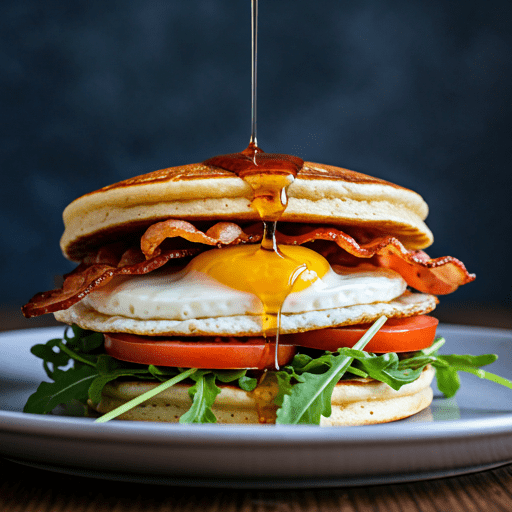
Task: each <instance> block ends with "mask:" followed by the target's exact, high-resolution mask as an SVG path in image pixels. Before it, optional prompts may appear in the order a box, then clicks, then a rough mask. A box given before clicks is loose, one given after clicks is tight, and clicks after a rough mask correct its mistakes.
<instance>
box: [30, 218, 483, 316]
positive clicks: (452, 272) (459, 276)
mask: <svg viewBox="0 0 512 512" xmlns="http://www.w3.org/2000/svg"><path fill="white" fill-rule="evenodd" d="M292 230H293V228H292ZM294 230H295V233H294V234H284V233H281V232H277V233H276V237H277V242H278V244H283V245H303V244H306V243H308V244H310V245H311V247H313V248H314V249H315V250H317V251H318V252H319V253H321V254H323V255H324V256H325V257H326V258H327V259H328V260H329V262H330V263H331V264H338V265H349V266H355V265H357V264H358V262H360V261H361V259H365V260H369V261H370V262H371V263H372V264H374V265H377V266H380V267H386V268H391V269H393V270H395V271H396V272H398V273H399V274H400V275H401V276H402V277H403V278H404V279H405V281H406V282H407V284H408V285H409V286H411V287H413V288H415V289H416V290H418V291H420V292H424V293H431V294H434V295H444V294H447V293H451V292H453V291H455V290H456V289H457V288H458V287H459V286H461V285H463V284H466V283H469V282H471V281H473V280H474V279H475V276H474V274H469V273H468V271H467V270H466V267H465V266H464V264H463V263H462V262H461V261H459V260H458V259H456V258H453V257H451V256H445V257H442V258H435V259H432V258H430V257H429V256H428V254H426V253H425V252H423V251H408V250H407V249H406V248H405V247H404V246H403V245H402V243H401V242H400V241H399V240H397V239H396V238H394V237H392V236H380V237H379V236H377V237H374V238H373V239H371V240H370V241H368V240H369V239H370V238H371V237H370V236H369V235H368V236H364V237H363V238H362V239H361V240H364V243H362V242H357V241H356V240H355V238H353V237H352V236H350V235H348V234H347V233H345V232H343V231H341V230H339V229H336V228H334V227H331V226H327V227H326V226H312V225H305V224H302V225H298V226H297V227H296V228H295V229H294ZM356 232H357V231H356ZM356 236H357V235H356ZM174 237H181V238H184V239H185V240H188V241H189V242H195V243H197V244H198V246H197V247H192V248H186V249H176V248H174V249H165V250H164V249H162V247H161V244H162V243H163V242H164V240H166V239H167V238H174ZM261 237H262V226H261V224H260V223H258V224H253V225H250V226H248V227H245V228H244V229H242V228H241V227H240V226H239V225H238V224H235V223H233V222H218V223H217V224H215V225H213V226H212V227H210V228H209V229H208V230H207V231H206V232H203V231H201V230H199V229H197V228H196V227H195V226H194V225H193V224H191V223H189V222H186V221H182V220H174V219H170V220H167V221H163V222H158V223H156V224H153V225H152V226H150V227H149V228H148V229H147V231H146V232H145V233H144V235H143V236H142V238H141V249H138V248H134V247H132V248H128V249H126V246H124V245H122V244H118V243H114V244H110V245H107V246H104V247H102V248H100V249H99V250H98V251H96V252H95V253H92V254H90V255H88V256H87V257H86V258H85V259H84V261H83V262H82V263H81V264H80V265H79V266H78V267H77V268H76V269H75V270H73V271H72V272H71V273H69V274H67V275H66V276H65V280H64V285H63V287H62V288H61V289H59V290H51V291H48V292H42V293H38V294H37V295H35V296H34V297H33V298H32V299H31V300H30V302H29V303H28V304H26V305H25V306H23V308H22V311H23V314H24V315H25V316H26V317H32V316H38V315H43V314H45V313H53V312H55V311H59V310H62V309H67V308H69V307H70V306H72V305H73V304H75V303H77V302H79V301H80V300H82V299H83V298H84V297H85V296H86V295H87V294H89V293H91V292H92V291H93V290H95V289H96V288H98V287H101V286H103V285H105V284H106V283H108V282H109V281H110V280H111V279H112V278H113V277H114V276H117V275H136V274H147V273H149V272H152V271H153V270H156V269H157V268H160V267H161V266H163V265H165V264H166V263H167V262H168V261H170V260H172V259H177V258H184V257H187V256H193V255H195V254H198V253H199V252H201V251H203V250H204V249H205V247H204V245H206V246H217V247H222V246H223V245H235V244H239V243H255V242H259V241H260V240H261ZM320 241H324V242H320ZM314 242H317V243H316V244H314ZM327 242H333V243H327ZM200 244H202V245H203V246H202V247H201V245H200Z"/></svg>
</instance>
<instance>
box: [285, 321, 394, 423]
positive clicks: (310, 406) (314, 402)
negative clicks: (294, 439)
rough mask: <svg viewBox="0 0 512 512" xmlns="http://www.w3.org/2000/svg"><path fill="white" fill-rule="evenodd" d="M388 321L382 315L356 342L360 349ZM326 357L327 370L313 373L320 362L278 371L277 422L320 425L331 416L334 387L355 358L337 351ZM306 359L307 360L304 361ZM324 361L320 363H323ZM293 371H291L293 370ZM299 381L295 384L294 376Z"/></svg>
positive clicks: (357, 347)
mask: <svg viewBox="0 0 512 512" xmlns="http://www.w3.org/2000/svg"><path fill="white" fill-rule="evenodd" d="M386 320H387V318H386V317H385V316H383V317H381V318H379V319H378V320H377V321H376V322H375V323H374V324H373V325H372V326H371V327H370V328H369V329H368V331H366V333H365V334H364V335H363V337H362V338H361V339H360V340H359V341H358V342H357V343H356V344H355V345H354V347H355V348H356V350H357V351H358V349H363V348H364V347H365V346H366V344H367V343H368V342H369V341H370V340H371V339H372V338H373V336H374V335H375V334H376V333H377V331H378V330H379V329H380V328H381V327H382V325H383V324H384V322H385V321H386ZM324 360H325V366H327V369H326V371H324V372H323V373H316V372H311V371H310V370H311V369H313V370H314V369H318V368H319V365H318V363H315V364H312V362H311V361H309V362H307V363H306V365H305V366H303V367H302V368H301V369H300V372H296V371H295V369H294V368H293V364H292V366H291V367H285V368H284V371H280V372H278V374H277V378H278V382H279V387H280V393H279V394H278V396H277V397H276V403H277V405H278V406H280V408H279V409H278V411H277V419H276V423H278V424H287V425H289V424H292V425H295V424H297V423H313V424H315V425H318V424H320V419H321V416H326V417H329V416H330V415H331V397H332V392H333V390H334V386H336V384H337V383H338V382H339V380H340V379H341V377H342V376H343V375H344V374H345V372H346V371H347V370H348V368H349V367H350V365H351V364H352V361H353V357H352V356H351V355H349V354H347V355H346V354H341V353H339V354H338V355H335V354H333V355H332V357H331V359H330V360H329V361H327V360H326V358H324ZM300 362H301V363H302V362H305V361H304V359H302V360H301V361H300ZM323 364H324V361H322V363H321V365H320V366H323ZM290 370H291V371H290ZM292 378H294V379H295V380H296V381H297V382H296V384H295V385H293V386H292V385H291V379H292Z"/></svg>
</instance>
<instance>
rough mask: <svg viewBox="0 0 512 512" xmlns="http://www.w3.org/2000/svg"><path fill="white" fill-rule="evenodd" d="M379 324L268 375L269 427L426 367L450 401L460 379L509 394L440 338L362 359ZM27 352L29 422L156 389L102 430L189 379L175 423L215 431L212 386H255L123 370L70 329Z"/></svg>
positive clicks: (92, 340) (232, 375) (483, 361)
mask: <svg viewBox="0 0 512 512" xmlns="http://www.w3.org/2000/svg"><path fill="white" fill-rule="evenodd" d="M384 321H385V318H384V317H383V318H382V319H380V320H379V321H378V322H376V324H374V326H372V328H370V330H369V331H368V332H367V333H366V334H365V336H363V338H362V339H361V340H360V341H359V342H358V343H357V344H356V345H355V346H354V348H340V349H339V350H337V351H336V352H324V353H322V354H321V355H320V356H318V357H316V358H312V357H310V356H309V355H306V354H301V353H299V354H297V355H296V356H295V357H294V358H293V360H292V362H291V363H290V364H289V365H286V366H284V367H283V368H282V369H281V370H280V371H277V372H271V373H273V374H274V375H275V377H276V378H277V382H278V385H279V391H278V394H277V396H276V398H275V403H276V404H277V405H278V407H279V409H278V411H277V420H276V422H277V423H280V424H304V423H307V424H315V425H318V424H319V423H320V419H321V417H322V416H326V417H328V416H329V415H330V414H331V396H332V392H333V390H334V386H335V385H336V383H337V382H338V381H339V380H340V379H349V378H354V376H356V377H362V378H367V377H370V378H372V379H375V380H378V381H380V382H384V383H386V384H388V385H389V386H391V387H392V388H393V389H395V390H398V389H400V388H401V387H402V386H403V385H405V384H408V383H410V382H413V381H415V380H416V379H417V378H418V377H419V376H420V374H421V372H422V371H423V369H424V368H425V366H427V365H429V364H430V365H431V366H432V367H434V369H435V371H436V379H437V387H438V388H439V390H440V391H441V392H442V393H443V394H444V395H445V396H446V397H451V396H453V395H455V393H456V392H457V390H458V389H459V387H460V379H459V372H461V371H462V372H467V373H471V374H473V375H476V376H477V377H480V378H483V379H487V380H490V381H493V382H495V383H497V384H500V385H503V386H506V387H508V388H510V389H512V381H510V380H508V379H505V378H503V377H500V376H498V375H495V374H493V373H490V372H487V371H485V370H482V369H481V367H482V366H486V365H488V364H490V363H492V362H494V361H495V360H496V358H497V356H496V355H494V354H485V355H480V356H472V355H440V354H439V353H438V351H439V349H440V348H441V347H442V346H443V344H444V343H445V340H444V339H443V338H437V339H436V340H435V341H434V343H433V344H432V345H431V346H430V347H428V348H427V349H424V350H420V351H418V352H415V353H413V354H409V355H408V357H406V358H403V359H400V358H399V357H398V355H397V354H395V353H389V354H381V355H376V354H372V353H369V352H365V351H364V350H363V349H364V346H365V345H366V343H367V342H368V341H369V339H370V338H371V336H372V335H373V334H374V333H375V332H376V331H377V330H378V329H379V328H380V325H382V323H384ZM31 352H32V353H33V354H34V355H35V356H37V357H39V358H41V359H42V360H43V368H44V370H45V372H46V374H47V376H48V377H49V378H50V379H51V380H52V382H42V383H41V384H40V385H39V387H38V388H37V391H36V392H35V393H34V394H32V395H31V396H30V397H29V399H28V401H27V403H26V405H25V407H24V409H23V410H24V412H29V413H35V414H46V413H49V412H51V411H52V410H53V409H54V408H55V407H57V406H58V405H60V404H65V403H68V402H70V401H73V400H78V401H79V402H81V403H83V404H86V403H87V400H88V399H89V400H91V401H92V402H93V403H98V402H99V401H100V400H101V393H102V390H103V388H104V387H105V385H106V384H108V383H109V382H111V381H114V380H116V379H118V378H135V379H141V380H152V381H155V380H156V381H159V382H160V384H159V385H158V386H156V387H155V388H153V389H152V390H151V391H148V392H147V393H144V394H143V395H141V396H139V397H137V398H136V399H134V400H131V401H129V402H127V403H125V404H124V405H123V406H121V407H118V408H117V409H115V410H114V411H111V412H109V413H107V414H105V415H103V416H102V417H101V418H98V419H97V420H96V421H97V422H105V421H108V420H110V419H112V418H115V417H117V416H119V415H121V414H123V412H125V411H127V410H129V409H130V408H133V407H135V406H137V405H138V404H140V403H142V402H143V401H145V400H147V399H148V398H150V397H151V396H154V395H156V394H158V393H160V392H161V391H163V389H166V388H168V387H170V386H173V385H175V384H177V383H178V382H180V381H183V380H187V379H188V381H189V382H191V383H192V385H191V386H190V388H189V396H190V398H191V407H190V409H189V410H188V411H187V412H186V413H185V414H183V415H182V416H181V418H180V422H181V423H214V422H216V418H215V415H214V413H213V411H212V406H213V404H214V402H215V399H216V397H217V395H218V394H219V393H220V388H219V386H218V385H217V383H236V384H237V385H238V387H240V388H241V389H243V390H244V391H252V390H254V389H255V388H256V385H257V380H256V379H255V378H253V377H251V376H249V375H247V370H197V369H183V368H169V367H160V366H155V365H140V364H132V363H125V362H123V361H119V360H117V359H115V358H113V357H110V356H108V355H107V354H105V352H104V348H103V335H102V334H99V333H95V332H92V331H86V330H83V329H81V328H79V327H77V326H75V325H74V326H72V327H71V329H69V328H68V329H66V331H65V332H64V336H63V339H52V340H49V341H48V342H47V343H45V344H39V345H35V346H34V347H32V349H31Z"/></svg>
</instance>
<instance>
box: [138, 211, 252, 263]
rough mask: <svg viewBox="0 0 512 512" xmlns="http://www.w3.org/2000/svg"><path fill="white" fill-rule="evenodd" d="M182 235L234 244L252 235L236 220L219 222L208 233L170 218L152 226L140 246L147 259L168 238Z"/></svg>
mask: <svg viewBox="0 0 512 512" xmlns="http://www.w3.org/2000/svg"><path fill="white" fill-rule="evenodd" d="M177 236H179V237H181V238H184V239H185V240H188V241H189V242H197V243H200V244H206V245H216V246H218V247H221V246H223V245H234V244H238V243H241V242H248V241H252V240H251V238H252V237H251V235H247V234H245V233H244V231H243V230H242V228H241V227H240V226H239V225H238V224H235V223H234V222H217V224H215V225H214V226H212V227H211V228H210V229H208V231H206V233H203V232H202V231H200V230H199V229H197V228H196V227H195V226H194V225H193V224H191V223H190V222H186V221H184V220H175V219H169V220H165V221H163V222H157V223H156V224H153V225H152V226H150V227H149V228H148V229H147V230H146V232H145V233H144V235H142V238H141V239H140V248H141V249H142V252H143V253H144V255H145V256H146V258H147V259H149V258H152V257H153V256H156V255H158V254H159V250H160V248H159V246H160V244H161V243H162V242H163V241H164V240H165V239H166V238H173V237H177Z"/></svg>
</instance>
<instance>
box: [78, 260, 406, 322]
mask: <svg viewBox="0 0 512 512" xmlns="http://www.w3.org/2000/svg"><path fill="white" fill-rule="evenodd" d="M335 268H336V271H334V270H333V269H332V268H331V269H330V270H329V271H328V272H327V273H326V274H325V275H324V276H323V278H321V279H317V280H315V281H314V282H313V283H312V284H311V286H309V287H308V288H306V289H304V290H302V291H300V292H293V293H291V294H289V295H288V297H287V298H286V300H285V301H284V303H283V306H282V313H283V314H285V315H286V314H298V313H307V312H312V311H323V310H330V309H333V308H345V307H349V306H354V305H360V304H373V303H376V302H389V301H391V300H393V299H395V298H397V297H399V296H401V295H402V294H403V293H404V291H405V290H406V287H407V284H406V283H405V281H404V279H403V278H402V277H401V276H400V275H399V274H398V273H396V272H394V271H392V270H389V269H379V268H377V267H372V266H370V265H365V266H363V267H362V269H355V270H354V269H348V268H343V267H335ZM82 303H83V305H84V306H86V307H87V308H89V309H92V310H94V311H97V312H99V313H102V314H104V315H107V316H110V317H125V318H133V319H140V320H159V319H161V320H178V321H183V320H191V319H202V318H221V317H234V316H240V315H261V313H262V312H263V307H262V304H261V301H260V300H259V299H258V298H257V297H256V296H255V295H253V294H251V293H247V292H242V291H239V290H235V289H232V288H230V287H228V286H225V285H223V284H221V283H219V282H218V281H216V280H215V279H213V278H211V277H209V276H207V275H206V274H204V273H202V272H198V271H196V270H192V269H188V268H185V269H183V270H180V271H175V270H173V269H172V268H165V269H161V270H158V271H155V272H152V273H151V274H147V275H143V276H117V277H115V278H114V279H112V281H110V282H109V283H108V284H107V285H105V286H103V287H101V288H99V289H97V290H95V291H94V292H92V293H91V294H89V295H88V296H87V297H85V298H84V299H83V300H82Z"/></svg>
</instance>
